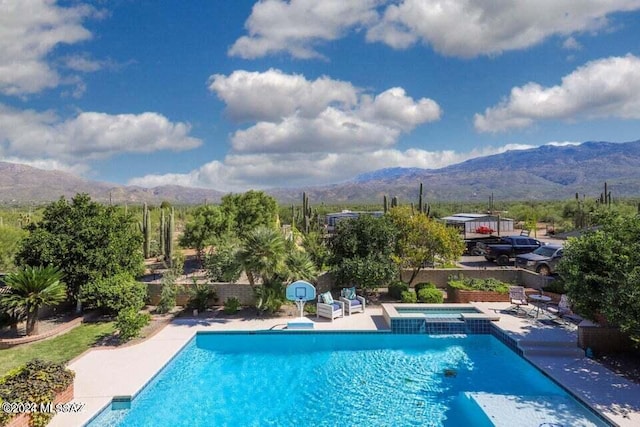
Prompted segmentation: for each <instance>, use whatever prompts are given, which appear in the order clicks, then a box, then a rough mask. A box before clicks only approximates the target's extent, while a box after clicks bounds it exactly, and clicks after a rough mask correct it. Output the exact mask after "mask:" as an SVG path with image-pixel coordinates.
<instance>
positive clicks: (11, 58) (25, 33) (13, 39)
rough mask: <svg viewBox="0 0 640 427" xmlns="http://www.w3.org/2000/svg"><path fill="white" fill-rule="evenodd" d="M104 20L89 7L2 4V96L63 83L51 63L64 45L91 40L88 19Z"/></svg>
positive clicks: (39, 1)
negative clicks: (58, 49) (56, 50)
mask: <svg viewBox="0 0 640 427" xmlns="http://www.w3.org/2000/svg"><path fill="white" fill-rule="evenodd" d="M92 16H93V17H100V12H98V11H96V10H95V9H94V8H92V7H90V6H88V5H77V6H72V7H59V6H56V5H55V2H53V1H51V0H20V1H2V2H0V93H4V94H5V95H24V94H31V93H37V92H40V91H42V90H44V89H47V88H52V87H55V86H57V85H58V84H59V83H60V76H59V75H58V73H57V71H56V70H55V69H54V68H52V66H51V65H50V64H49V63H48V62H47V60H48V58H47V57H48V55H50V54H51V52H52V51H53V50H54V49H55V48H56V46H58V45H60V44H74V43H78V42H81V41H84V40H87V39H89V38H91V33H90V32H89V31H88V30H87V29H86V28H84V27H83V26H82V21H83V20H84V19H85V18H87V17H92Z"/></svg>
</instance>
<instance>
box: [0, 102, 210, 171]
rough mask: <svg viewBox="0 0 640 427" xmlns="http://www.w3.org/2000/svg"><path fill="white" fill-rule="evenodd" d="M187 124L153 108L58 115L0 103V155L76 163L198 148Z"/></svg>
mask: <svg viewBox="0 0 640 427" xmlns="http://www.w3.org/2000/svg"><path fill="white" fill-rule="evenodd" d="M189 131H190V126H189V124H187V123H181V122H178V123H172V122H170V121H169V120H168V119H167V118H166V117H164V116H162V115H160V114H157V113H142V114H118V115H110V114H104V113H96V112H83V113H80V114H78V115H77V116H75V117H72V118H69V119H66V120H62V119H60V118H59V117H57V116H56V115H55V113H53V112H51V111H49V112H37V111H34V110H17V109H14V108H11V107H8V106H5V105H2V104H0V150H1V152H0V154H2V156H3V157H5V158H12V157H15V158H20V159H23V160H25V161H27V162H34V161H39V159H42V158H49V159H51V161H52V162H60V164H66V165H75V164H85V162H87V161H91V160H97V159H106V158H109V157H112V156H114V155H117V154H121V153H150V152H153V151H158V150H173V151H181V150H188V149H191V148H195V147H198V146H199V145H200V144H201V141H200V140H199V139H196V138H193V137H190V136H188V133H189Z"/></svg>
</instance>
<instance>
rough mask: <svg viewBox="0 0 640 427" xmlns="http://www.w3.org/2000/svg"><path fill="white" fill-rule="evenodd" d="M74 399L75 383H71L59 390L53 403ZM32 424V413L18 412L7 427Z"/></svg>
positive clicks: (27, 426)
mask: <svg viewBox="0 0 640 427" xmlns="http://www.w3.org/2000/svg"><path fill="white" fill-rule="evenodd" d="M72 400H73V383H71V384H69V387H67V388H66V389H64V390H62V391H61V392H58V393H57V394H56V395H55V397H54V398H53V402H52V405H53V406H55V405H56V404H58V403H67V402H71V401H72ZM30 425H31V414H18V415H16V416H15V417H13V418H11V420H10V421H9V423H8V424H6V427H29V426H30Z"/></svg>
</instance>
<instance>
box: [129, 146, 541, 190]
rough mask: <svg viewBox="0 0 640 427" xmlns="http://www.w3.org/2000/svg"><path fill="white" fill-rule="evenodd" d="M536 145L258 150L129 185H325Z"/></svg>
mask: <svg viewBox="0 0 640 427" xmlns="http://www.w3.org/2000/svg"><path fill="white" fill-rule="evenodd" d="M528 148H533V147H532V146H530V145H523V144H508V145H505V146H503V147H497V148H496V147H485V148H482V149H474V150H472V151H469V152H464V153H460V152H455V151H450V150H447V151H426V150H420V149H413V148H412V149H409V150H405V151H401V150H396V149H382V150H376V151H372V152H367V153H357V154H356V153H314V154H311V155H309V154H299V153H257V154H242V155H228V156H227V157H226V158H225V159H224V160H223V161H213V162H210V163H207V164H205V165H203V166H202V167H200V168H198V169H195V170H193V171H190V172H189V173H186V174H166V175H146V176H143V177H138V178H134V179H131V180H130V181H129V184H130V185H139V186H142V187H157V186H160V185H168V184H176V183H178V184H180V185H186V186H192V187H202V188H215V189H219V190H224V191H246V190H247V189H250V188H253V189H261V188H269V187H286V186H290V183H291V182H295V184H296V185H321V184H330V183H335V182H340V181H344V180H347V179H350V178H353V177H354V176H355V175H357V174H360V173H364V172H369V171H373V170H377V169H381V168H388V167H398V166H400V167H420V168H431V169H432V168H440V167H444V166H447V165H450V164H454V163H459V162H462V161H465V160H468V159H471V158H474V157H479V156H487V155H491V154H498V153H502V152H505V151H508V150H522V149H528Z"/></svg>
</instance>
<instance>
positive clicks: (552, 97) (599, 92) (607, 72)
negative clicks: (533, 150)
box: [474, 55, 640, 132]
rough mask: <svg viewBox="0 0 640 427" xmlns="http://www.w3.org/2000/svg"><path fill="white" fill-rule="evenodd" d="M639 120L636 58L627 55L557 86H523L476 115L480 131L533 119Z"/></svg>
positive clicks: (581, 70) (600, 63) (578, 72)
mask: <svg viewBox="0 0 640 427" xmlns="http://www.w3.org/2000/svg"><path fill="white" fill-rule="evenodd" d="M604 117H616V118H622V119H638V118H640V58H638V57H636V56H633V55H627V56H624V57H610V58H605V59H600V60H596V61H592V62H588V63H587V64H585V65H584V66H582V67H579V68H577V69H576V70H575V71H574V72H572V73H571V74H568V75H566V76H564V77H563V78H562V83H561V84H560V85H558V86H553V87H543V86H541V85H539V84H537V83H533V82H531V83H527V84H526V85H524V86H521V87H514V88H512V89H511V93H510V95H509V97H508V98H507V99H504V100H503V101H501V102H500V103H499V104H498V105H496V106H494V107H490V108H487V109H486V110H485V112H484V114H476V115H475V119H474V122H475V128H476V130H478V131H480V132H500V131H505V130H508V129H513V128H524V127H527V126H530V125H531V124H533V123H534V122H535V121H536V120H549V119H561V120H562V119H564V120H578V119H585V118H586V119H589V118H604Z"/></svg>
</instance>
